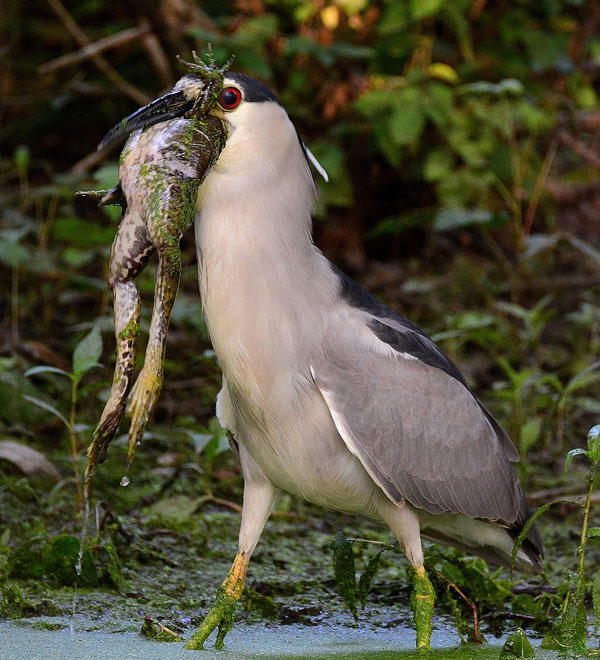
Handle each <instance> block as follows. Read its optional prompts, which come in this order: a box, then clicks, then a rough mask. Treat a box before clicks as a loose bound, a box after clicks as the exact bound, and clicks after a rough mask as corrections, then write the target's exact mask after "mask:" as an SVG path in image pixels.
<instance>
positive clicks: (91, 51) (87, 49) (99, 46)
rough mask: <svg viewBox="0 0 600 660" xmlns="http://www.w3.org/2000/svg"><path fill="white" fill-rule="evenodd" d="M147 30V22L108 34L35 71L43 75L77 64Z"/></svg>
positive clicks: (144, 33)
mask: <svg viewBox="0 0 600 660" xmlns="http://www.w3.org/2000/svg"><path fill="white" fill-rule="evenodd" d="M148 32H150V25H149V24H148V23H145V24H142V25H140V26H139V27H135V28H130V29H128V30H123V31H122V32H118V33H117V34H112V35H110V37H104V38H103V39H99V40H98V41H95V42H94V43H90V44H89V45H88V46H84V47H83V48H81V49H80V50H77V51H75V52H73V53H68V54H67V55H62V56H61V57H57V58H56V59H54V60H50V61H49V62H45V63H44V64H40V66H38V68H37V72H38V73H39V74H41V75H45V74H47V73H51V72H52V71H58V70H60V69H64V68H65V67H68V66H72V65H74V64H79V62H83V61H84V60H88V59H91V58H93V57H94V56H95V55H98V54H99V53H102V52H104V51H105V50H109V49H111V48H117V47H118V46H123V45H124V44H128V43H129V42H130V41H135V40H136V39H139V38H140V37H143V36H144V35H146V34H148Z"/></svg>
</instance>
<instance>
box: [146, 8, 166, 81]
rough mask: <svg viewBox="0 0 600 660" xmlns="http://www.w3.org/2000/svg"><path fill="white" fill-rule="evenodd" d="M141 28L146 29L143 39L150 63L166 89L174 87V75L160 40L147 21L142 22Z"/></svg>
mask: <svg viewBox="0 0 600 660" xmlns="http://www.w3.org/2000/svg"><path fill="white" fill-rule="evenodd" d="M140 28H146V31H145V33H144V36H143V38H142V44H143V46H144V48H145V49H146V52H147V53H148V56H149V57H150V61H151V62H152V64H153V65H154V68H155V69H156V72H157V73H158V75H159V77H160V79H161V81H162V84H163V85H165V87H172V86H173V73H172V71H171V67H170V66H169V60H168V58H167V56H166V54H165V51H164V50H163V47H162V46H161V43H160V40H159V38H158V37H157V36H156V35H155V34H154V32H152V30H151V29H150V23H149V22H148V21H147V20H146V19H143V20H142V21H140Z"/></svg>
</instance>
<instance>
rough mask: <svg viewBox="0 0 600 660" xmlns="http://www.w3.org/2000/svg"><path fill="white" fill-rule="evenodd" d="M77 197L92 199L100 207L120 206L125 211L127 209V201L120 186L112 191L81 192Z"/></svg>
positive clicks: (76, 194)
mask: <svg viewBox="0 0 600 660" xmlns="http://www.w3.org/2000/svg"><path fill="white" fill-rule="evenodd" d="M75 196H76V197H82V198H83V199H92V200H94V201H95V202H96V203H97V204H98V206H120V207H121V208H123V209H125V208H127V200H126V199H125V195H124V194H123V190H122V189H121V186H120V185H117V186H115V187H114V188H111V189H110V190H80V191H78V192H76V193H75Z"/></svg>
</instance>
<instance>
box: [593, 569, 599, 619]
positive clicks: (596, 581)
mask: <svg viewBox="0 0 600 660" xmlns="http://www.w3.org/2000/svg"><path fill="white" fill-rule="evenodd" d="M592 604H593V606H594V617H595V618H596V621H595V622H594V632H598V628H600V571H596V575H595V576H594V579H593V580H592Z"/></svg>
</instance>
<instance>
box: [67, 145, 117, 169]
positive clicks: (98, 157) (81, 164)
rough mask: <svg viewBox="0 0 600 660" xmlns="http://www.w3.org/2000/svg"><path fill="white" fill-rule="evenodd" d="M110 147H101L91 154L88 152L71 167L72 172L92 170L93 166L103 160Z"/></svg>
mask: <svg viewBox="0 0 600 660" xmlns="http://www.w3.org/2000/svg"><path fill="white" fill-rule="evenodd" d="M109 151H110V149H101V150H99V151H92V153H91V154H88V155H87V156H85V157H84V158H82V159H81V160H79V161H77V162H76V163H75V165H73V167H72V168H71V169H70V173H71V174H84V173H85V172H87V171H88V170H91V169H92V168H93V167H95V166H96V165H98V163H100V162H102V161H103V160H104V158H105V157H106V155H107V154H108V152H109Z"/></svg>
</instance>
